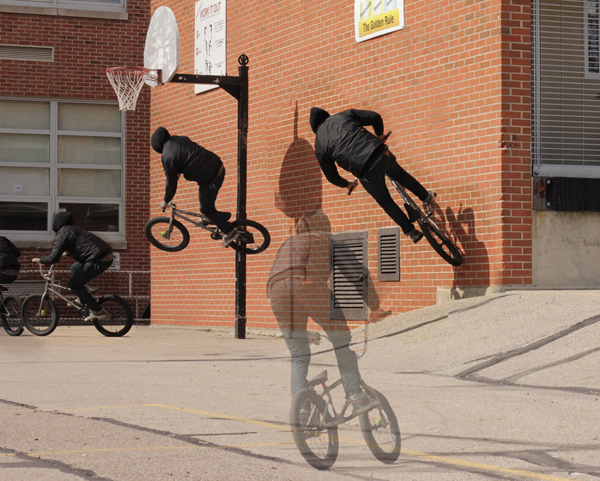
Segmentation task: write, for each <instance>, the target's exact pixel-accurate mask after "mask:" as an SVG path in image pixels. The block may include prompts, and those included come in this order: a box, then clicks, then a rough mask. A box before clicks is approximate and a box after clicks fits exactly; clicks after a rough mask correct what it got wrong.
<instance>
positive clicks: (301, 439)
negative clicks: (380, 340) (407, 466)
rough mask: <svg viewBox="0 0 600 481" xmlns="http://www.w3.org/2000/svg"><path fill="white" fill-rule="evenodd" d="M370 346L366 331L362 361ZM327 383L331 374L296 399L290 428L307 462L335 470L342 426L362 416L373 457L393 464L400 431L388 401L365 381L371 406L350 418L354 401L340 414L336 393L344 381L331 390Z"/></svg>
mask: <svg viewBox="0 0 600 481" xmlns="http://www.w3.org/2000/svg"><path fill="white" fill-rule="evenodd" d="M321 335H324V334H322V333H321ZM325 337H326V336H325ZM366 342H367V330H366V327H365V340H364V346H365V347H364V349H363V352H362V354H361V355H357V356H358V357H359V358H360V357H362V355H364V353H365V352H366ZM326 383H327V370H324V371H322V372H321V373H320V374H318V375H317V376H316V377H314V378H313V379H311V380H310V381H309V382H308V387H307V388H304V389H301V390H300V391H298V392H297V393H296V394H295V395H294V397H293V399H292V407H291V409H290V427H291V429H292V436H293V438H294V443H295V444H296V447H297V448H298V450H299V451H300V454H302V456H303V457H304V459H305V460H306V462H307V463H308V464H310V465H311V466H312V467H314V468H317V469H320V470H326V469H329V468H330V467H331V466H333V464H334V463H335V461H336V459H337V456H338V452H339V437H338V426H340V425H341V424H344V423H346V422H348V421H350V420H351V419H353V418H355V417H357V416H358V420H359V423H360V429H361V431H362V435H363V438H364V439H365V441H366V443H367V446H368V448H369V449H370V450H371V452H372V453H373V455H374V456H375V457H376V458H377V459H378V460H379V461H381V462H382V463H384V464H393V463H394V462H395V461H396V460H397V459H398V457H399V456H400V444H401V439H400V428H399V427H398V420H397V419H396V415H395V414H394V410H393V409H392V407H391V406H390V403H389V401H388V400H387V399H386V397H385V396H384V395H383V394H382V393H380V392H379V391H377V390H376V389H374V388H372V387H370V386H368V385H367V384H366V383H365V382H364V380H362V379H361V381H360V386H361V388H362V389H363V390H364V392H365V393H366V395H367V400H368V406H370V408H369V409H368V411H366V412H363V413H361V414H358V415H354V414H351V413H348V414H347V411H349V407H350V400H348V399H346V401H345V403H344V405H343V406H342V407H341V408H340V410H339V412H338V411H336V408H335V406H334V401H333V394H332V393H333V391H334V390H335V389H336V388H337V387H339V386H340V385H342V380H341V379H338V380H337V381H335V382H333V383H332V384H331V385H329V386H327V384H326ZM318 386H321V388H322V391H321V392H317V387H318Z"/></svg>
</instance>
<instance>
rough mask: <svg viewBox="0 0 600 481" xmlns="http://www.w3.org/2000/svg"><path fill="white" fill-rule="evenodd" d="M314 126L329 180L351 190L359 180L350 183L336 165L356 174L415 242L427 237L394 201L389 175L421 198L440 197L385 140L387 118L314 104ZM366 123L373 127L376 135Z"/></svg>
mask: <svg viewBox="0 0 600 481" xmlns="http://www.w3.org/2000/svg"><path fill="white" fill-rule="evenodd" d="M310 126H311V128H312V131H313V132H314V133H315V134H316V136H317V137H316V139H315V154H316V156H317V160H318V161H319V165H320V166H321V170H322V171H323V174H325V177H326V178H327V180H328V181H329V182H330V183H332V184H333V185H336V186H338V187H341V188H345V189H348V192H349V193H350V192H352V190H353V189H354V188H355V187H356V181H354V182H348V181H347V180H346V179H344V178H343V177H341V176H340V174H339V173H338V170H337V167H336V164H337V165H339V166H340V167H341V168H343V169H344V170H347V171H349V172H351V173H352V174H354V176H355V177H356V178H358V179H359V180H360V183H361V184H362V185H363V187H364V188H365V190H366V191H367V192H368V193H369V194H370V195H371V197H373V198H374V199H375V201H376V202H377V203H378V204H379V205H380V206H381V207H382V208H383V210H384V211H385V212H386V213H387V214H388V215H389V216H390V217H391V218H392V220H393V221H394V222H396V224H398V225H399V226H400V228H401V229H402V232H404V234H405V235H406V236H408V237H410V238H411V240H412V241H413V242H414V243H417V242H419V241H420V240H421V238H422V237H423V233H422V232H420V231H419V230H417V229H416V228H415V226H414V225H413V224H412V222H411V221H410V220H409V219H408V217H407V216H406V214H405V213H404V212H403V211H402V209H400V207H399V206H398V205H397V204H396V203H395V202H394V200H393V199H392V196H391V195H390V192H389V190H388V188H387V185H386V182H385V176H386V175H388V176H389V177H390V178H392V179H394V180H397V181H398V182H399V183H400V184H402V185H403V186H404V187H406V188H407V189H408V190H410V191H411V192H413V193H414V194H415V195H416V196H417V197H418V198H419V199H420V200H421V201H423V202H425V203H426V204H431V203H432V202H433V201H434V199H435V196H436V193H435V192H433V191H427V190H426V189H425V188H424V187H423V186H422V185H421V183H420V182H419V181H418V180H417V179H415V178H414V177H413V176H412V175H410V174H409V173H408V172H406V171H405V170H404V169H403V168H402V167H400V165H398V162H397V161H396V157H395V156H394V154H392V153H391V152H390V151H389V149H388V148H387V146H386V145H385V143H384V135H383V132H384V130H383V119H382V118H381V115H379V114H378V113H377V112H373V111H370V110H356V109H350V110H345V111H343V112H339V113H337V114H335V115H330V114H329V113H328V112H327V111H325V110H323V109H321V108H318V107H313V108H312V109H311V110H310ZM365 126H372V127H373V130H374V132H375V134H372V133H371V132H369V131H368V130H367V129H366V128H365Z"/></svg>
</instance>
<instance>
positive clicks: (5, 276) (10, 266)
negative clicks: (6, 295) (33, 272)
mask: <svg viewBox="0 0 600 481" xmlns="http://www.w3.org/2000/svg"><path fill="white" fill-rule="evenodd" d="M20 255H21V251H20V250H19V248H18V247H17V246H16V245H14V244H13V243H12V242H11V241H10V240H8V239H7V238H6V237H2V236H0V284H11V283H12V282H14V281H15V279H16V278H17V276H18V275H19V271H20V270H21V264H20V263H19V260H18V259H17V258H18V257H19V256H20Z"/></svg>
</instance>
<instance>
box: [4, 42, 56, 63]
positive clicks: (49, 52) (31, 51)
mask: <svg viewBox="0 0 600 481" xmlns="http://www.w3.org/2000/svg"><path fill="white" fill-rule="evenodd" d="M0 58H1V59H8V60H31V61H41V62H52V61H53V60H54V49H53V48H52V47H31V46H27V45H0Z"/></svg>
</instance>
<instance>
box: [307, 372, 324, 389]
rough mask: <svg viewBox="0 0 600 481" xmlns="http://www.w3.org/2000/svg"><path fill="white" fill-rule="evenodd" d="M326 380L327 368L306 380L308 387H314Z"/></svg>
mask: <svg viewBox="0 0 600 481" xmlns="http://www.w3.org/2000/svg"><path fill="white" fill-rule="evenodd" d="M325 381H327V369H325V370H324V371H321V372H320V373H319V374H317V375H316V376H315V377H314V378H312V379H311V380H310V381H308V387H315V386H316V385H317V384H323V383H324V382H325Z"/></svg>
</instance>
